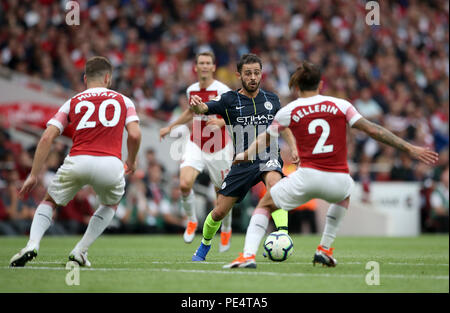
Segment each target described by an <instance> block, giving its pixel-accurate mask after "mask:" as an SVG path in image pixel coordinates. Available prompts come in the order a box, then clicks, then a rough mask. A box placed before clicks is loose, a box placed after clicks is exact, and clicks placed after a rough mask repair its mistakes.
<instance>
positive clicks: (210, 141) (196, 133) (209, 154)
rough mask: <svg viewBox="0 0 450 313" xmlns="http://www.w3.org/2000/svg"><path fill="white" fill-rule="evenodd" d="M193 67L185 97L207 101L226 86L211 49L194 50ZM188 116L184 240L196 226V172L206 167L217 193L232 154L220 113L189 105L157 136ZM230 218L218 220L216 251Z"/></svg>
mask: <svg viewBox="0 0 450 313" xmlns="http://www.w3.org/2000/svg"><path fill="white" fill-rule="evenodd" d="M194 70H195V72H196V73H197V78H198V82H196V83H194V84H192V85H190V86H189V87H188V88H187V90H186V94H187V98H188V100H189V101H190V99H191V97H192V96H193V95H197V96H199V97H200V98H202V100H203V101H209V100H211V99H213V98H215V97H217V96H220V95H222V94H223V93H225V92H227V91H229V90H230V88H229V87H228V86H226V85H225V84H223V83H221V82H220V81H218V80H215V79H214V72H215V71H216V65H215V56H214V53H212V52H201V53H199V54H197V55H196V57H195V67H194ZM192 119H193V125H192V133H191V136H190V138H189V141H188V142H187V143H186V146H185V150H184V153H183V156H182V160H181V165H180V189H181V193H182V198H181V205H182V207H183V209H184V211H185V212H186V215H187V216H188V224H187V227H186V230H185V232H184V235H183V239H184V241H185V242H186V243H191V242H192V241H193V240H194V237H195V231H196V230H197V226H198V220H197V215H196V205H195V194H194V191H193V190H192V187H193V186H194V183H195V180H196V179H197V176H198V175H199V174H200V173H201V172H202V171H203V170H204V169H205V168H206V169H207V170H208V174H209V177H210V179H211V181H212V182H213V184H214V187H215V189H216V193H217V191H218V190H219V189H220V186H221V185H222V181H223V179H224V178H225V176H226V175H227V173H228V172H229V170H230V167H231V162H232V158H233V144H232V142H231V141H230V139H229V136H228V134H227V132H226V129H225V121H224V120H223V118H222V117H221V116H217V115H212V116H205V115H194V112H193V111H192V110H191V109H187V110H185V111H184V112H183V113H182V114H181V116H180V117H179V118H178V119H177V120H175V121H174V122H173V123H171V124H170V125H169V126H167V127H164V128H161V130H160V132H159V135H160V139H162V138H164V137H165V136H166V135H167V134H169V133H170V132H171V131H172V129H174V128H175V127H177V126H179V125H183V124H186V123H189V122H191V121H192ZM231 218H232V212H231V211H230V213H229V214H228V215H227V216H226V217H225V218H224V221H223V223H222V228H221V234H220V239H221V240H220V246H219V251H220V252H225V251H227V250H228V249H229V248H230V244H231V241H230V239H231Z"/></svg>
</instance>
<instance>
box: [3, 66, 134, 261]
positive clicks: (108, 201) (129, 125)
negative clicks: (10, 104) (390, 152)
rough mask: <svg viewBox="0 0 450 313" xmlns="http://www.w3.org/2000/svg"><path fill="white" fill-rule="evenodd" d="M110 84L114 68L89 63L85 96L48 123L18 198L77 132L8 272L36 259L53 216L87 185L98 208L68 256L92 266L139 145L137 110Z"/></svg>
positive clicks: (76, 99)
mask: <svg viewBox="0 0 450 313" xmlns="http://www.w3.org/2000/svg"><path fill="white" fill-rule="evenodd" d="M111 79H112V66H111V63H110V62H109V60H108V59H106V58H104V57H93V58H91V59H89V60H88V61H87V62H86V67H85V76H84V81H85V84H86V85H87V90H85V91H84V92H82V93H79V94H77V95H76V96H74V97H72V98H71V99H69V100H68V101H66V102H65V103H64V104H63V105H62V107H61V108H60V109H59V111H58V112H57V113H56V115H55V116H54V117H53V118H52V119H51V120H50V121H49V122H48V123H47V129H46V130H45V132H44V134H43V135H42V137H41V139H40V141H39V143H38V146H37V149H36V153H35V155H34V159H33V166H32V169H31V173H30V175H29V176H28V178H27V179H26V180H25V182H24V185H23V187H22V189H21V190H20V192H19V196H20V197H22V198H23V196H24V195H25V194H27V193H28V192H30V191H31V190H32V189H33V188H34V186H35V185H36V183H37V181H38V176H39V174H40V172H41V170H42V167H43V165H44V162H45V160H46V158H47V156H48V154H49V152H50V149H51V146H52V143H53V141H54V140H55V138H56V137H58V136H59V135H60V134H62V133H63V131H64V129H65V127H66V126H67V125H69V124H71V125H73V127H74V128H75V131H74V133H73V137H72V140H73V145H72V148H71V150H70V153H69V155H68V156H67V157H66V158H65V160H64V163H63V164H62V166H61V167H60V168H59V169H58V171H57V173H56V175H55V177H54V178H53V180H52V182H51V184H50V185H49V187H48V190H47V194H46V195H45V197H44V199H43V201H42V202H41V203H40V204H39V206H38V207H37V209H36V212H35V214H34V218H33V222H32V224H31V229H30V238H29V241H28V243H27V245H26V247H25V248H23V249H22V250H21V251H20V252H19V253H17V254H16V255H14V256H13V257H12V258H11V261H10V266H13V267H17V266H24V265H25V264H26V263H27V262H28V261H30V260H32V259H33V258H34V257H36V256H37V253H38V251H39V245H40V242H41V239H42V237H43V235H44V233H45V232H46V230H47V229H48V228H49V227H50V225H51V223H52V218H53V210H55V209H56V208H57V207H59V206H65V205H66V204H67V203H68V202H69V201H70V200H72V199H73V198H74V196H75V194H76V193H77V192H78V191H79V190H80V189H81V188H82V187H83V186H85V185H91V186H92V187H93V189H94V190H95V192H96V193H97V195H98V197H99V202H100V206H99V208H98V209H97V210H96V211H95V213H94V215H93V216H92V217H91V219H90V221H89V224H88V227H87V229H86V232H85V233H84V236H83V238H82V239H81V240H80V241H79V242H78V243H77V244H76V246H75V248H74V249H73V250H72V251H71V252H70V254H69V260H71V261H75V262H77V263H79V264H80V265H81V266H90V265H91V263H90V262H89V260H88V259H87V250H88V248H89V246H90V245H91V244H92V243H93V242H94V241H95V240H96V239H97V238H98V237H99V236H100V235H101V234H102V233H103V231H104V230H105V229H106V227H107V226H108V225H109V223H110V222H111V220H112V218H113V216H114V214H115V210H116V208H117V205H118V203H119V201H120V199H121V198H122V196H123V194H124V192H125V178H124V173H125V174H128V173H133V172H134V171H135V170H136V156H137V153H138V150H139V146H140V142H141V131H140V128H139V118H138V116H137V114H136V109H135V106H134V104H133V102H132V101H131V100H130V99H129V98H127V97H125V96H123V95H122V94H120V93H117V92H115V91H113V90H110V89H108V88H109V87H110V86H111ZM124 128H125V129H126V130H127V132H128V138H127V148H128V157H127V160H126V161H125V168H126V170H124V164H123V162H122V160H121V159H122V137H123V130H124Z"/></svg>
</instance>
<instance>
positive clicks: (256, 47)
mask: <svg viewBox="0 0 450 313" xmlns="http://www.w3.org/2000/svg"><path fill="white" fill-rule="evenodd" d="M66 2H67V1H57V0H36V1H34V0H24V1H20V2H19V1H13V0H0V66H1V67H0V68H1V70H0V113H1V116H0V171H1V175H0V195H1V198H0V232H2V233H4V234H14V233H16V234H23V233H24V232H26V228H27V225H28V224H27V223H29V221H30V216H32V209H30V208H34V207H35V205H33V201H38V200H35V199H39V198H41V195H40V194H39V193H40V192H41V193H42V190H43V189H42V188H37V190H36V191H35V193H36V194H34V195H31V196H30V199H27V200H26V201H18V200H15V196H14V194H15V192H16V191H15V190H16V189H17V186H18V185H20V183H21V181H22V180H23V179H24V178H25V177H26V175H27V170H29V168H30V162H31V161H30V160H31V158H32V153H33V144H34V145H35V144H36V138H37V137H36V136H35V135H33V134H40V131H42V128H43V127H44V125H45V122H46V121H47V120H48V118H50V117H51V115H52V113H54V112H55V111H56V109H57V107H58V106H59V105H60V104H62V100H64V99H66V98H68V97H70V96H71V95H73V94H75V93H77V92H80V91H82V90H84V85H83V81H82V75H83V69H84V65H85V62H86V60H87V59H88V58H89V57H91V56H94V55H103V56H106V57H108V58H109V59H110V60H111V62H112V63H113V66H114V68H115V71H114V74H113V75H114V84H113V86H112V89H115V90H117V91H119V92H121V93H123V94H125V95H127V96H129V97H130V98H132V99H133V100H134V102H135V104H136V107H137V109H138V112H139V114H140V116H141V120H142V121H143V122H142V123H143V125H144V126H147V133H146V134H147V136H148V137H147V138H146V139H145V141H149V142H155V143H154V144H153V145H150V146H148V147H147V148H157V150H158V152H159V154H156V156H157V158H156V159H152V161H151V162H156V163H157V164H158V165H156V166H159V167H160V168H161V170H162V177H161V178H159V179H160V180H161V183H160V186H162V189H163V191H164V192H163V196H164V197H166V198H167V201H168V202H169V203H170V202H171V201H176V199H171V198H173V197H175V198H176V194H175V193H174V192H172V191H173V190H172V184H171V183H172V182H173V179H172V177H173V175H175V177H176V173H175V172H174V171H175V170H176V168H177V167H176V166H174V165H172V164H170V162H168V161H167V158H164V155H167V154H164V153H165V152H167V151H168V148H167V144H166V146H164V147H162V146H161V145H160V144H159V143H157V141H158V135H157V129H158V128H159V127H160V126H162V125H165V123H167V122H168V121H169V120H173V119H174V118H176V117H177V116H178V115H179V114H180V113H181V112H182V109H181V108H183V107H186V105H187V103H186V99H185V89H186V87H187V86H189V85H190V84H192V83H193V82H194V81H195V79H196V76H195V75H194V73H193V61H194V56H195V54H196V53H197V52H200V51H205V50H212V51H214V53H215V54H216V56H217V71H216V77H217V78H218V79H219V80H221V81H222V82H224V83H226V84H227V85H228V86H230V87H231V88H237V87H238V86H239V83H238V82H237V81H236V77H235V75H234V71H235V61H236V60H237V59H238V58H239V57H240V56H241V55H242V54H243V53H247V52H253V53H257V54H259V55H260V56H261V57H262V59H263V61H264V63H263V83H262V84H263V85H262V87H263V88H265V89H267V90H270V91H273V92H276V93H277V94H278V95H279V96H280V99H281V101H282V104H286V103H287V102H289V101H291V100H292V99H293V95H292V94H291V92H290V90H289V88H288V81H289V77H290V74H291V73H293V72H294V70H295V68H296V66H297V64H299V62H300V61H301V60H303V59H308V60H310V61H312V62H314V63H316V64H318V65H320V66H321V67H322V68H323V79H324V90H323V91H322V93H323V94H325V95H331V96H336V97H341V98H346V99H348V100H349V101H351V102H352V103H354V104H355V106H356V108H357V109H358V110H359V111H360V112H361V113H362V114H363V115H364V116H366V117H367V118H369V119H373V120H374V121H377V122H378V123H380V124H382V125H383V126H385V127H386V128H388V129H389V130H391V131H393V132H394V133H396V134H398V135H400V136H401V137H404V138H405V139H407V140H409V141H412V142H414V143H416V144H419V145H426V146H429V147H432V148H433V149H435V150H436V151H437V152H439V153H440V161H439V164H438V165H437V166H436V167H434V168H431V167H428V166H425V165H419V164H417V163H415V162H413V161H412V160H411V159H409V158H408V157H407V156H405V155H402V154H400V153H397V152H395V151H394V150H393V149H391V148H389V147H386V146H381V145H378V144H377V143H376V142H374V141H373V140H370V139H369V138H368V137H366V136H364V135H361V134H358V135H357V136H355V135H354V134H353V133H351V132H349V133H348V142H349V151H348V152H349V153H348V158H349V163H350V165H351V171H352V173H351V174H352V175H353V176H354V177H355V180H357V181H360V182H361V183H363V184H364V188H365V189H364V190H365V191H366V192H370V184H371V183H372V182H392V181H409V182H420V183H421V186H422V192H421V196H422V197H423V199H422V201H421V203H422V208H421V210H422V216H421V219H422V231H432V230H433V229H431V228H430V227H428V226H427V225H429V223H428V222H426V221H429V220H430V218H431V217H430V214H432V213H430V212H432V209H431V205H430V197H431V195H432V193H433V190H434V188H435V187H433V186H437V185H439V186H441V184H437V182H439V181H441V180H442V178H441V173H443V172H444V173H445V172H446V173H447V175H448V147H449V129H448V119H449V88H448V86H449V31H448V27H449V4H448V1H444V0H436V1H420V0H400V1H380V10H381V12H380V16H381V25H379V26H377V25H372V26H368V25H366V24H365V15H366V14H367V10H366V9H365V1H360V0H358V1H356V0H355V1H339V0H324V1H317V0H298V1H287V0H277V1H273V0H248V1H238V0H228V1H227V0H197V1H183V0H164V1H161V0H154V1H151V0H148V1H140V0H115V1H104V0H99V1H94V0H79V1H77V2H78V3H79V5H80V25H78V26H69V25H67V24H66V22H65V17H66V13H67V12H66V10H65V4H66ZM30 101H33V104H30ZM11 112H16V113H17V112H19V113H20V112H22V114H12V113H11ZM24 112H25V114H24ZM12 117H14V118H16V120H13V119H12ZM33 117H34V120H33ZM12 122H14V123H12ZM68 142H70V141H66V140H64V139H61V141H60V144H59V145H57V146H56V148H55V151H56V152H57V154H58V155H57V156H55V157H56V159H58V156H59V163H58V160H53V161H52V162H54V163H53V164H50V163H49V165H48V171H47V173H45V174H43V176H42V186H46V182H48V179H49V178H50V177H51V171H52V169H54V168H57V167H58V165H59V164H61V162H62V159H61V156H63V155H64V153H65V152H66V150H67V148H68V146H67V145H68ZM160 148H161V149H160ZM141 152H142V151H141ZM49 162H50V161H49ZM151 162H150V161H149V160H148V159H147V158H146V157H145V156H142V157H141V159H140V170H139V171H138V172H137V173H136V174H135V176H134V177H132V178H130V180H131V183H130V186H131V187H129V188H128V189H127V195H126V197H124V199H125V200H124V203H123V205H125V206H126V205H127V203H128V204H129V205H131V206H133V207H134V208H131V207H130V208H128V209H127V208H125V209H123V211H121V212H122V213H121V214H122V215H121V214H118V215H120V219H121V220H120V221H117V225H118V226H117V228H116V230H117V229H125V228H126V227H125V228H121V226H120V225H122V224H121V223H126V221H128V220H129V218H130V216H129V215H131V217H132V219H134V220H135V221H141V222H140V223H144V226H145V227H144V226H142V225H141V226H139V227H138V226H136V227H128V228H126V229H127V230H130V229H131V230H136V229H138V231H143V229H144V231H149V232H150V231H164V230H165V229H168V228H170V227H163V226H161V227H160V225H161V223H162V224H164V223H165V221H166V220H167V219H165V218H164V216H163V215H164V214H163V213H162V212H166V213H165V214H168V213H167V212H171V211H173V209H167V208H166V209H163V210H161V209H160V208H158V203H160V202H161V201H160V196H161V195H159V192H158V196H157V197H156V198H157V199H156V200H157V201H155V196H154V195H152V192H151V191H149V190H147V189H149V188H150V186H149V185H148V184H145V183H144V182H145V179H146V175H145V174H146V173H147V167H152V166H155V165H154V164H151ZM172 163H175V161H173V162H172ZM361 164H363V167H361V166H360V165H361ZM446 168H447V171H446ZM200 180H201V179H200ZM447 181H448V178H447ZM140 185H144V186H141V187H139V186H140ZM208 186H209V182H208V181H207V180H206V182H203V184H197V187H198V188H199V189H201V190H204V194H205V197H204V200H203V201H204V203H203V205H204V206H205V207H208V206H209V207H211V204H210V203H211V201H212V200H211V195H210V192H208V190H209V189H208ZM258 188H260V187H258ZM258 188H255V190H256V191H255V193H257V192H258V190H257V189H258ZM44 189H45V188H44ZM140 189H145V190H140ZM447 191H448V186H447ZM130 193H131V195H130ZM84 197H85V199H79V202H80V203H82V202H83V201H84V200H86V201H90V203H91V204H92V205H93V206H95V203H94V201H93V200H92V199H90V198H89V192H88V191H84ZM257 198H258V197H257V196H254V195H253V196H249V198H248V199H247V200H248V201H247V202H246V201H244V202H243V203H244V204H245V203H248V204H246V205H249V206H251V205H255V201H257ZM139 199H140V200H139ZM130 203H132V204H130ZM149 203H151V205H149ZM161 203H163V202H161ZM71 205H75V204H74V203H72V204H71ZM166 205H167V204H166ZM139 207H141V209H139ZM151 207H152V208H153V209H152V208H151ZM128 211H130V212H128ZM143 211H145V212H146V215H145V216H141V215H140V213H139V212H143ZM235 211H237V210H235ZM127 212H128V213H127ZM446 212H447V224H448V201H447V211H446ZM236 214H238V213H236ZM175 215H176V214H175ZM174 218H175V217H174ZM180 218H181V219H182V216H176V221H177V222H176V223H178V221H179V219H180ZM78 219H79V223H80V224H81V225H79V224H77V225H76V227H65V228H64V227H60V228H58V226H57V224H58V223H55V225H56V226H55V229H54V230H53V232H54V233H55V234H59V233H61V232H65V233H66V232H68V229H74V228H76V229H79V228H82V224H83V223H82V217H81V219H80V217H78ZM170 220H174V219H170ZM236 223H237V224H236V228H235V229H239V228H241V229H245V228H244V227H241V225H240V222H239V220H236ZM61 224H67V222H64V223H61ZM138 224H139V223H138ZM200 224H202V223H200ZM2 225H3V226H2ZM5 225H6V226H5ZM158 225H159V226H158ZM60 226H61V225H60ZM66 226H67V225H66ZM171 229H174V227H172V228H171ZM447 231H448V226H447Z"/></svg>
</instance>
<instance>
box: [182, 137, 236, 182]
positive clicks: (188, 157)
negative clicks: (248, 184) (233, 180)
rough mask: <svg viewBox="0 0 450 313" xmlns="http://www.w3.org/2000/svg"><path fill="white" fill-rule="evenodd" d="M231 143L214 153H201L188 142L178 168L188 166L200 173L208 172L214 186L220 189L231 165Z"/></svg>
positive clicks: (200, 150)
mask: <svg viewBox="0 0 450 313" xmlns="http://www.w3.org/2000/svg"><path fill="white" fill-rule="evenodd" d="M233 153H234V149H233V143H232V142H231V141H230V142H229V143H228V144H227V145H226V146H225V147H224V148H223V149H222V150H220V151H218V152H215V153H207V152H203V151H202V149H200V147H199V146H198V145H196V144H195V143H194V142H192V141H191V140H188V141H187V143H186V146H185V150H184V154H183V156H182V159H181V164H180V168H183V167H185V166H190V167H193V168H195V169H196V170H197V171H199V172H202V171H203V170H204V169H205V168H206V169H207V170H208V173H209V178H211V181H212V182H213V184H214V186H216V187H217V188H219V189H220V188H221V186H222V182H223V180H224V179H225V176H227V174H228V172H229V171H230V167H231V163H233Z"/></svg>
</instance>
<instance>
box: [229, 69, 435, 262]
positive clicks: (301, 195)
mask: <svg viewBox="0 0 450 313" xmlns="http://www.w3.org/2000/svg"><path fill="white" fill-rule="evenodd" d="M322 84H323V83H322V80H321V71H320V69H319V67H318V66H316V65H314V64H312V63H309V62H306V61H304V62H303V63H302V65H301V66H300V67H299V68H297V70H296V72H295V73H294V74H293V75H292V76H291V79H290V82H289V86H290V87H291V88H292V87H295V88H298V89H299V91H300V97H299V98H298V99H297V100H295V101H292V102H291V103H289V104H288V105H286V106H285V107H283V108H282V109H281V110H280V111H278V113H277V114H276V116H275V120H274V122H273V123H272V125H271V126H270V127H269V128H268V129H267V132H266V133H263V134H261V135H260V136H259V137H258V139H257V140H256V141H255V142H254V143H253V144H252V145H251V146H250V147H249V149H248V150H247V151H245V152H243V153H241V154H240V155H237V156H236V161H235V162H236V163H239V162H242V160H248V158H249V157H251V156H252V155H253V154H254V153H255V152H256V151H257V150H256V149H257V144H264V143H266V142H267V141H269V142H270V140H269V139H270V138H271V137H274V138H277V137H278V136H279V134H280V133H282V132H283V131H284V130H286V129H288V128H290V129H291V130H292V133H293V134H294V136H295V139H296V141H297V147H298V151H299V156H300V166H299V168H298V169H297V170H296V171H295V172H294V173H292V174H291V175H289V176H288V177H285V178H283V179H282V180H280V181H279V182H278V183H277V184H276V185H275V186H273V187H272V189H270V191H269V192H267V193H266V194H265V195H264V197H263V198H262V199H261V200H260V202H259V203H258V206H257V210H262V211H267V212H271V211H273V210H276V209H277V208H282V209H284V210H287V211H289V210H292V209H294V208H296V207H297V206H298V205H300V204H303V203H305V202H307V201H309V200H311V199H313V198H320V199H323V200H325V201H328V202H330V203H331V205H330V207H329V209H328V213H327V217H326V224H325V229H324V231H323V234H322V239H321V241H320V244H319V246H318V247H317V250H316V253H315V255H314V258H313V264H316V263H319V264H323V265H324V266H329V267H334V266H336V264H337V261H336V259H334V258H333V249H334V248H331V245H332V243H333V242H334V239H335V238H336V234H337V232H338V230H339V226H340V224H341V222H342V220H343V218H344V216H345V213H346V211H347V209H348V206H349V202H350V193H351V190H352V187H353V186H354V182H353V179H352V178H351V176H350V175H349V169H348V164H347V142H346V137H347V136H346V131H347V124H348V125H349V126H350V127H352V128H356V129H359V130H361V131H363V132H365V133H366V134H367V135H369V136H370V137H372V138H373V139H375V140H377V141H379V142H382V143H384V144H387V145H390V146H392V147H394V148H397V149H399V150H401V151H403V152H406V153H407V154H408V155H409V156H410V157H412V158H414V159H417V160H419V161H422V162H424V163H426V164H433V163H435V162H436V161H437V160H438V154H437V153H435V152H433V151H430V150H429V149H428V148H423V147H419V146H414V145H412V144H410V143H408V142H406V141H404V140H403V139H401V138H399V137H397V136H395V135H394V134H393V133H391V132H390V131H388V130H387V129H385V128H383V127H381V126H379V125H377V124H375V123H372V122H370V121H368V120H367V119H365V118H363V117H362V116H361V115H360V114H359V113H358V112H357V111H356V109H355V107H354V106H353V105H352V104H351V103H350V102H348V101H346V100H344V99H339V98H335V97H327V96H322V95H320V94H319V92H320V90H321V88H322ZM264 225H266V224H264ZM263 236H264V233H262V232H261V233H260V236H259V237H253V239H254V240H255V244H257V245H258V246H259V244H260V242H261V240H262V238H263ZM244 251H245V250H244Z"/></svg>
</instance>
